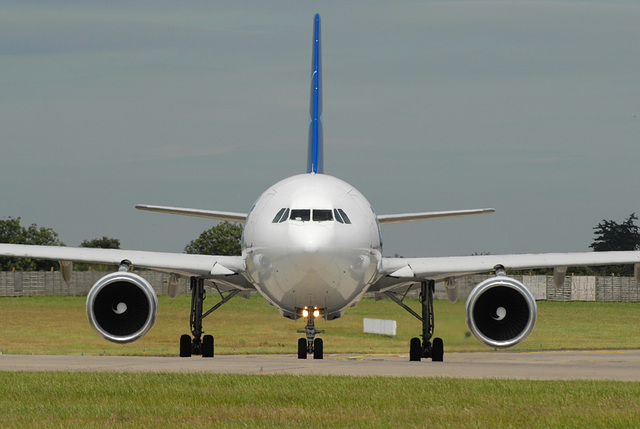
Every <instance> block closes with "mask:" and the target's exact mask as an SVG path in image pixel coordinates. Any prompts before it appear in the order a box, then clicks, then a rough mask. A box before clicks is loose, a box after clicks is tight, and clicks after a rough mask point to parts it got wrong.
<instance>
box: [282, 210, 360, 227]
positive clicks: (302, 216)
mask: <svg viewBox="0 0 640 429" xmlns="http://www.w3.org/2000/svg"><path fill="white" fill-rule="evenodd" d="M287 220H295V221H302V222H308V221H310V220H312V221H313V222H330V221H333V220H336V221H338V222H339V223H342V224H350V223H351V220H350V219H349V217H348V216H347V214H346V213H345V212H344V210H342V209H333V210H332V209H289V208H287V207H283V208H281V209H280V210H279V211H278V213H276V215H275V216H274V218H273V220H272V221H271V222H272V223H283V222H285V221H287Z"/></svg>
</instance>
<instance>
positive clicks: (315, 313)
mask: <svg viewBox="0 0 640 429" xmlns="http://www.w3.org/2000/svg"><path fill="white" fill-rule="evenodd" d="M302 315H303V317H304V318H306V319H307V326H306V328H305V330H304V331H300V330H299V331H298V333H299V334H307V338H300V339H299V340H298V359H306V358H307V354H313V358H314V359H322V358H323V357H324V355H323V352H324V350H323V349H324V344H323V342H322V338H316V334H324V331H318V330H317V329H316V324H315V320H316V318H317V317H319V316H320V311H319V310H318V309H314V310H309V309H306V308H305V309H303V310H302Z"/></svg>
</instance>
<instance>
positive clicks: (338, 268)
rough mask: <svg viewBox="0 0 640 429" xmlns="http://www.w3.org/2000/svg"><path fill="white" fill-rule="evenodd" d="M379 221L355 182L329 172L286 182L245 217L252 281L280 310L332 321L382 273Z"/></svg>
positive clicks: (244, 247)
mask: <svg viewBox="0 0 640 429" xmlns="http://www.w3.org/2000/svg"><path fill="white" fill-rule="evenodd" d="M380 237H381V236H380V225H379V223H378V220H377V217H376V215H375V213H374V212H373V209H372V208H371V205H370V204H369V202H368V201H367V199H366V198H365V197H364V196H363V195H362V194H361V193H360V192H358V191H357V190H356V189H355V188H354V187H353V186H351V185H349V184H348V183H345V182H343V181H342V180H339V179H337V178H335V177H332V176H328V175H325V174H300V175H297V176H293V177H289V178H287V179H284V180H282V181H280V182H278V183H276V184H275V185H273V186H271V187H270V188H269V189H267V190H266V191H265V192H264V193H263V194H262V195H261V196H260V198H258V200H257V201H256V203H255V204H254V206H253V207H252V209H251V211H250V212H249V214H248V216H247V220H246V223H245V227H244V234H243V238H242V256H243V257H244V259H245V261H246V267H247V278H248V280H249V281H250V282H251V283H253V284H254V286H255V287H256V288H257V289H258V291H259V292H260V293H261V294H262V295H263V296H264V297H265V298H267V300H268V301H269V303H270V304H272V305H275V306H277V307H278V308H279V309H280V311H281V313H282V315H283V316H286V317H290V318H297V317H299V316H300V314H301V311H302V309H303V308H305V307H306V308H317V309H320V310H321V314H322V315H323V317H325V318H327V319H335V318H337V317H340V316H342V314H343V313H344V311H345V310H346V309H347V308H348V307H349V306H352V305H354V304H355V303H357V301H358V300H359V299H360V298H361V297H362V295H363V294H364V293H365V292H366V290H367V288H368V287H369V286H370V285H371V283H372V282H374V281H376V280H377V278H378V270H379V265H380V261H381V258H382V242H381V238H380Z"/></svg>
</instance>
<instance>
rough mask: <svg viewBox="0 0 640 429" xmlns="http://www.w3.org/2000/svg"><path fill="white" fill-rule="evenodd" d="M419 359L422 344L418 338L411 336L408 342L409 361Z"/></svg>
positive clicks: (420, 357) (417, 360) (418, 360)
mask: <svg viewBox="0 0 640 429" xmlns="http://www.w3.org/2000/svg"><path fill="white" fill-rule="evenodd" d="M421 359H422V344H421V343H420V338H417V337H413V338H411V343H410V344H409V361H410V362H420V360H421Z"/></svg>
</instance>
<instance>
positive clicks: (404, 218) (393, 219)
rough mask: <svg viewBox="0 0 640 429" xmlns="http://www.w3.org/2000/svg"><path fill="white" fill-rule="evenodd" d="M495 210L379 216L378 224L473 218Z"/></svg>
mask: <svg viewBox="0 0 640 429" xmlns="http://www.w3.org/2000/svg"><path fill="white" fill-rule="evenodd" d="M495 211H496V210H495V209H473V210H450V211H440V212H421V213H399V214H388V215H379V216H378V222H380V224H381V225H386V224H389V223H402V222H414V221H417V220H427V219H444V218H447V217H459V216H473V215H479V214H487V213H493V212H495Z"/></svg>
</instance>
